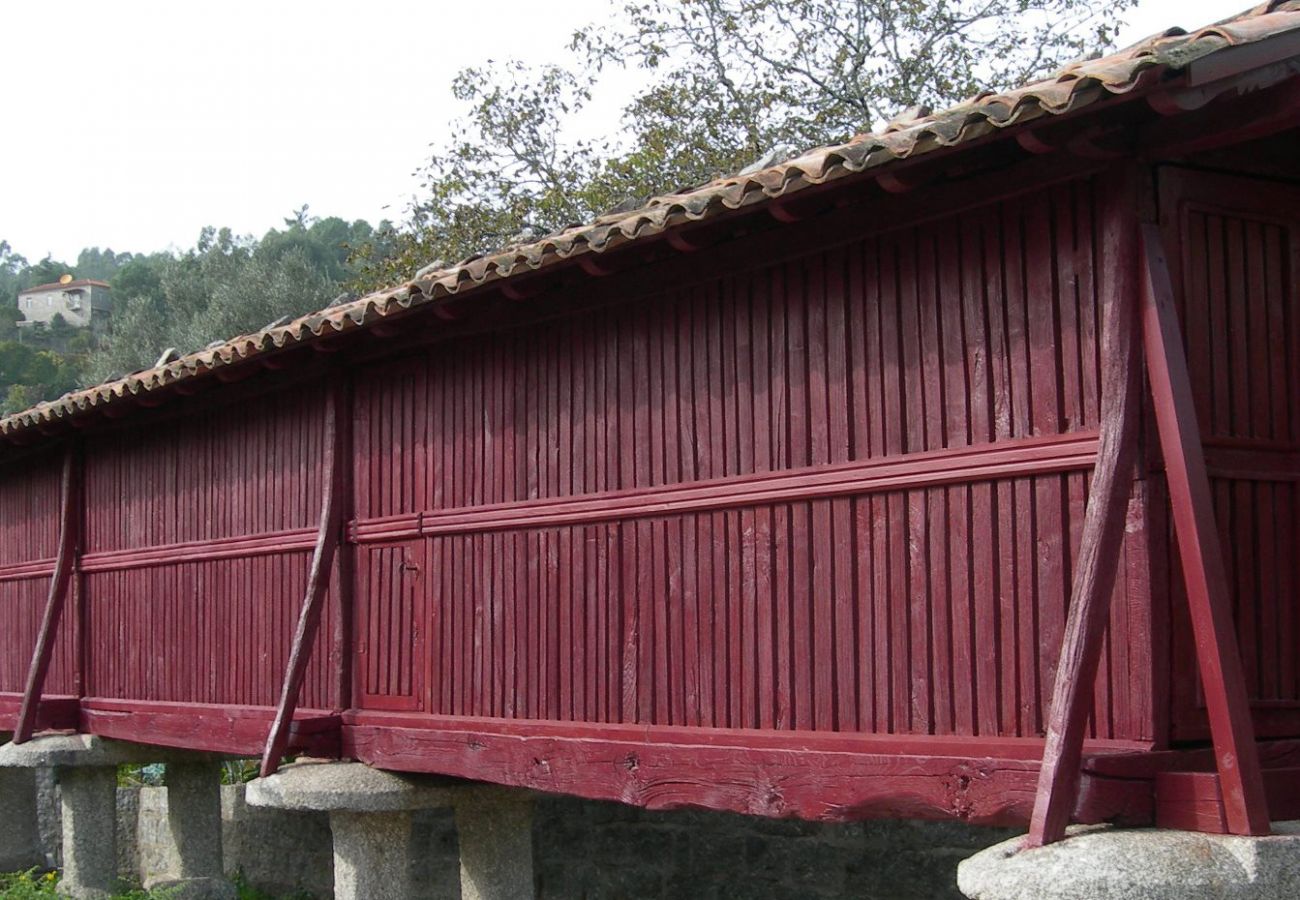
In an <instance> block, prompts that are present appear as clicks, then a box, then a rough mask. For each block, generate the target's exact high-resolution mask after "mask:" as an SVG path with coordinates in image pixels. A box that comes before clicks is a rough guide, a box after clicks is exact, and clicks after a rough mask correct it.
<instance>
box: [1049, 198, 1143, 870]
mask: <svg viewBox="0 0 1300 900" xmlns="http://www.w3.org/2000/svg"><path fill="white" fill-rule="evenodd" d="M1134 199H1135V193H1134V191H1133V188H1132V180H1131V179H1124V180H1117V181H1116V183H1115V184H1114V185H1113V186H1112V193H1111V194H1110V196H1109V198H1108V200H1109V202H1108V203H1107V204H1106V207H1105V211H1104V213H1103V219H1102V226H1103V228H1104V232H1105V239H1104V241H1103V244H1102V260H1103V262H1102V266H1103V268H1102V277H1103V284H1102V297H1103V300H1102V302H1103V306H1104V315H1105V326H1104V333H1103V341H1102V344H1103V347H1102V358H1103V360H1104V361H1105V367H1104V369H1103V378H1104V385H1103V389H1102V397H1101V399H1102V409H1101V416H1102V424H1101V440H1100V446H1099V448H1098V451H1097V465H1096V468H1095V470H1094V471H1093V476H1092V491H1091V494H1090V495H1089V498H1088V508H1087V514H1086V517H1085V520H1084V524H1083V538H1082V541H1081V546H1080V549H1079V556H1078V560H1077V561H1076V563H1075V574H1074V585H1073V588H1072V592H1071V598H1070V609H1069V619H1068V622H1067V624H1066V630H1065V640H1064V643H1063V646H1062V648H1061V655H1060V661H1059V663H1058V664H1057V670H1056V680H1055V683H1054V687H1053V694H1052V705H1051V709H1050V718H1049V720H1048V724H1047V741H1046V746H1045V748H1044V751H1043V767H1042V770H1041V772H1040V773H1039V782H1038V794H1037V797H1036V800H1035V804H1034V815H1033V819H1032V821H1031V823H1030V826H1029V835H1028V837H1027V838H1026V846H1030V847H1041V846H1043V845H1045V844H1050V843H1053V842H1055V841H1058V840H1060V839H1061V838H1062V837H1064V836H1065V828H1066V826H1067V825H1068V824H1069V823H1070V813H1071V812H1072V811H1073V809H1074V805H1075V792H1076V788H1077V785H1078V780H1079V777H1080V759H1081V755H1082V752H1083V740H1084V733H1085V729H1086V728H1087V725H1088V718H1089V715H1090V714H1091V713H1092V711H1093V710H1092V706H1093V702H1092V700H1093V698H1092V693H1093V684H1094V681H1095V680H1096V678H1097V670H1098V668H1099V666H1100V662H1101V653H1102V649H1103V648H1102V638H1103V634H1104V632H1105V629H1106V624H1107V620H1108V618H1109V607H1110V599H1111V593H1112V591H1113V590H1114V585H1115V580H1116V575H1117V574H1118V570H1119V568H1120V558H1119V557H1120V549H1121V545H1122V542H1123V539H1124V532H1125V526H1126V524H1127V522H1128V516H1127V511H1128V502H1129V496H1130V494H1131V493H1132V481H1133V472H1134V463H1135V462H1136V459H1137V441H1138V431H1139V416H1140V414H1141V413H1140V405H1139V391H1140V389H1141V384H1142V375H1141V357H1140V356H1139V350H1138V334H1139V327H1138V322H1139V320H1138V317H1137V313H1138V297H1137V294H1138V256H1137V227H1136V226H1137V216H1136V209H1135V206H1134V202H1133V201H1134Z"/></svg>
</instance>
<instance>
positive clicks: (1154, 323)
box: [1142, 226, 1269, 834]
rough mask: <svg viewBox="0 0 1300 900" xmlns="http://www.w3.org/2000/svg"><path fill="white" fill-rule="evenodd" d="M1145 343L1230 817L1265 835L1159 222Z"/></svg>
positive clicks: (1146, 238) (1149, 237)
mask: <svg viewBox="0 0 1300 900" xmlns="http://www.w3.org/2000/svg"><path fill="white" fill-rule="evenodd" d="M1142 253H1143V257H1144V272H1143V280H1142V288H1143V291H1142V294H1143V304H1142V307H1143V339H1144V343H1145V345H1146V358H1147V368H1148V372H1149V375H1150V381H1151V390H1152V394H1153V395H1154V398H1155V413H1156V424H1157V426H1158V428H1159V431H1160V445H1161V450H1162V453H1163V456H1164V461H1165V470H1166V475H1167V477H1168V479H1169V491H1170V499H1171V501H1172V505H1173V517H1174V521H1175V523H1176V529H1175V530H1176V533H1177V537H1178V546H1179V553H1180V556H1181V559H1182V572H1183V579H1184V582H1185V584H1186V586H1187V594H1188V603H1189V605H1190V607H1191V614H1192V625H1193V628H1194V630H1195V632H1196V635H1197V661H1198V663H1199V664H1200V670H1201V682H1202V687H1203V688H1204V690H1205V695H1206V702H1207V704H1208V706H1209V710H1210V723H1211V732H1212V734H1213V737H1214V744H1215V750H1216V753H1217V763H1218V768H1219V775H1220V777H1221V779H1222V785H1223V789H1224V805H1225V813H1226V815H1227V818H1228V823H1229V829H1230V830H1231V831H1232V833H1234V834H1267V833H1268V831H1269V821H1268V809H1267V807H1266V805H1265V801H1264V788H1263V782H1262V779H1261V776H1260V769H1259V759H1258V755H1257V753H1256V751H1255V736H1254V731H1253V728H1252V726H1251V721H1250V710H1249V707H1248V705H1247V702H1248V701H1247V696H1246V687H1245V682H1244V679H1243V675H1242V671H1241V655H1240V650H1239V649H1238V647H1237V643H1236V640H1235V638H1234V635H1233V628H1232V619H1231V610H1230V609H1229V607H1228V602H1229V599H1228V585H1227V576H1226V575H1225V573H1224V566H1223V557H1222V552H1221V550H1220V548H1219V543H1218V539H1217V536H1216V532H1217V528H1216V526H1215V520H1214V510H1213V507H1212V505H1211V504H1212V501H1211V498H1210V486H1209V480H1208V477H1207V475H1206V471H1205V458H1204V452H1203V449H1202V447H1201V443H1200V432H1199V429H1198V427H1197V421H1196V410H1195V407H1194V405H1193V399H1192V387H1191V380H1190V376H1189V374H1188V370H1187V360H1186V357H1185V355H1184V353H1183V349H1182V339H1181V336H1180V334H1179V329H1178V320H1177V311H1176V309H1175V308H1174V305H1173V303H1174V294H1173V287H1172V284H1171V283H1170V280H1169V274H1168V264H1167V263H1166V261H1165V257H1164V250H1163V242H1162V240H1161V236H1160V231H1159V229H1158V228H1157V227H1156V226H1143V230H1142Z"/></svg>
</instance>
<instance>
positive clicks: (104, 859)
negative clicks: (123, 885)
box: [58, 766, 118, 900]
mask: <svg viewBox="0 0 1300 900" xmlns="http://www.w3.org/2000/svg"><path fill="white" fill-rule="evenodd" d="M58 776H59V786H60V788H61V789H62V791H61V798H62V806H63V880H62V881H60V882H59V893H60V894H62V895H64V896H66V897H73V898H76V900H100V898H103V897H111V896H112V895H113V894H114V893H116V888H117V886H118V884H117V881H118V879H117V770H116V769H114V768H112V767H111V766H69V767H67V768H60V769H59V773H58Z"/></svg>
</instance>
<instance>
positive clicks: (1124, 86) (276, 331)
mask: <svg viewBox="0 0 1300 900" xmlns="http://www.w3.org/2000/svg"><path fill="white" fill-rule="evenodd" d="M1294 29H1300V0H1283V2H1276V0H1275V2H1272V3H1266V4H1264V5H1261V6H1257V7H1254V8H1252V9H1250V10H1247V11H1246V12H1244V13H1242V14H1240V15H1238V16H1235V17H1233V18H1231V19H1227V20H1225V21H1223V22H1220V23H1217V24H1214V25H1211V26H1209V27H1206V28H1202V29H1200V30H1198V31H1195V32H1192V33H1190V34H1188V33H1185V32H1183V31H1182V30H1180V29H1173V30H1170V31H1167V32H1162V33H1160V34H1157V35H1154V36H1152V37H1150V38H1147V39H1145V40H1143V41H1140V42H1139V43H1137V44H1134V45H1133V46H1131V47H1128V48H1125V49H1123V50H1120V51H1118V52H1116V53H1113V54H1111V55H1109V56H1104V57H1101V58H1098V59H1090V60H1080V61H1078V62H1074V63H1071V64H1069V65H1067V66H1065V67H1064V68H1062V69H1061V70H1060V71H1058V72H1056V73H1054V74H1053V75H1051V76H1049V77H1047V78H1044V79H1042V80H1040V81H1036V82H1032V83H1030V84H1026V85H1023V86H1021V87H1019V88H1016V89H1014V90H1011V91H1007V92H1005V93H985V94H981V95H979V96H977V97H975V98H972V99H970V100H967V101H965V102H963V103H959V104H957V105H955V106H952V107H950V108H948V109H945V110H941V111H938V112H935V113H933V114H930V115H923V116H919V117H916V118H911V119H906V118H905V119H903V120H901V121H897V122H896V123H894V124H892V125H891V127H890V128H887V129H886V130H885V131H883V132H882V133H878V134H877V133H870V134H861V135H858V136H856V137H854V138H852V139H851V140H849V141H847V142H845V143H843V144H836V145H831V146H826V147H818V148H816V149H814V150H809V151H807V152H806V153H803V154H801V155H799V156H796V157H794V158H793V159H790V160H787V161H786V162H783V163H781V164H779V165H776V166H772V167H770V168H767V169H762V170H759V171H756V172H752V173H749V174H744V175H736V176H733V177H728V178H721V179H718V180H715V181H712V182H710V183H708V184H705V185H702V186H700V187H698V188H694V189H691V190H688V191H684V192H681V193H674V194H664V195H661V196H658V197H653V198H651V199H650V200H649V202H647V203H646V204H645V205H644V206H642V207H640V208H638V209H633V210H631V211H621V212H611V213H606V214H605V215H602V216H599V217H597V218H596V219H595V220H594V221H592V222H589V223H586V224H583V225H578V226H574V227H570V228H566V229H563V230H561V231H559V232H557V233H555V234H551V235H547V236H545V237H543V238H540V239H538V240H535V241H531V242H528V243H524V244H520V245H517V246H512V247H507V248H505V249H503V250H500V251H497V252H494V253H490V254H486V255H484V256H480V257H477V258H475V259H472V260H466V261H463V262H460V263H457V264H456V265H452V266H447V267H445V268H443V269H440V270H436V271H432V272H422V276H423V277H420V278H419V279H418V280H413V281H410V282H407V283H406V284H404V285H401V286H398V287H395V288H392V289H389V290H385V291H379V292H376V293H374V294H370V295H368V296H366V297H362V298H361V299H359V300H355V301H353V302H350V303H346V304H343V305H340V306H337V307H334V308H327V309H324V310H322V311H320V312H316V313H311V314H309V315H306V316H302V317H301V318H298V319H296V320H294V321H292V322H290V323H288V324H287V325H284V326H281V327H275V328H267V329H264V330H262V331H259V332H256V333H254V334H247V335H241V336H239V337H236V338H234V339H232V340H230V341H227V342H226V343H224V344H222V345H221V346H218V347H214V348H212V349H206V350H202V351H199V352H196V353H190V354H188V355H186V356H184V357H181V358H180V359H178V360H176V361H174V362H169V363H166V364H164V365H161V366H157V367H155V368H152V369H147V370H145V371H142V372H137V373H134V374H131V375H128V376H126V377H124V378H120V379H117V380H116V381H112V382H108V383H106V384H101V385H97V386H95V387H92V388H87V389H85V390H81V391H76V392H73V393H70V394H66V395H64V396H63V397H60V398H58V399H57V400H53V401H50V402H47V403H41V404H38V405H37V406H35V407H33V408H31V409H28V410H25V411H23V412H20V413H17V414H15V415H11V416H8V417H7V418H4V419H0V435H15V434H17V433H18V432H22V431H24V430H26V429H29V428H32V427H36V426H39V425H41V424H42V423H48V422H52V421H54V420H58V419H62V418H64V417H67V416H72V415H75V414H76V413H78V412H81V411H86V410H92V409H96V408H98V407H101V406H105V405H107V404H111V403H114V402H115V401H117V400H119V399H121V398H125V397H129V396H133V395H136V394H140V393H144V392H148V391H152V390H156V389H158V388H161V387H166V386H168V385H171V384H173V383H175V382H177V381H182V380H186V379H190V378H195V377H199V376H202V375H204V374H206V373H207V372H210V371H212V370H214V369H220V368H223V367H225V366H230V365H234V364H237V363H239V362H241V361H243V360H246V359H249V358H250V357H254V356H257V355H259V354H262V353H267V352H271V351H273V350H277V349H281V348H284V347H286V346H290V345H293V344H299V343H304V342H308V341H313V340H320V339H323V338H327V337H330V336H332V335H336V334H342V333H345V332H349V331H355V330H357V329H359V328H364V327H367V326H368V325H370V324H371V323H373V322H375V321H377V320H380V319H383V318H384V317H386V316H388V315H391V314H393V313H395V312H399V311H403V310H406V309H409V308H411V307H412V306H416V305H420V304H424V303H429V302H431V301H434V300H438V299H440V298H443V297H447V296H450V295H454V294H457V293H459V292H460V291H462V290H466V289H469V288H473V287H476V286H478V285H480V284H484V283H486V282H490V281H496V280H500V279H505V278H511V277H515V276H517V275H518V274H520V273H522V272H529V271H535V270H537V269H540V268H543V267H545V266H547V265H550V264H552V263H554V262H556V261H558V260H562V259H566V258H569V257H573V256H577V255H579V254H583V253H591V252H596V253H601V252H607V251H609V250H612V249H614V248H616V247H618V246H621V245H623V244H627V243H630V242H632V241H636V240H640V239H642V238H645V237H647V236H650V235H655V234H659V233H662V232H663V231H665V230H668V229H671V228H675V227H678V226H680V225H683V224H686V223H689V222H696V221H700V220H704V219H708V218H710V217H712V216H714V215H717V214H719V213H722V212H724V211H727V210H735V209H740V208H742V207H746V206H749V205H752V204H757V203H762V202H765V201H768V200H771V199H773V198H776V197H781V196H785V195H787V194H791V193H794V192H796V191H798V190H801V189H803V188H806V187H808V186H811V185H816V184H822V183H824V182H828V181H833V180H835V179H839V178H844V177H846V176H849V175H853V174H856V173H859V172H863V171H865V170H868V169H873V168H876V167H879V166H883V165H886V164H888V163H891V162H894V161H897V160H904V159H908V158H911V157H916V156H920V155H923V154H925V153H929V152H932V151H934V150H937V149H940V148H943V147H951V146H955V145H958V144H963V143H967V142H970V141H973V140H975V139H976V138H979V137H982V136H985V135H988V134H992V133H994V132H996V131H998V130H999V129H1005V128H1008V127H1011V126H1014V125H1019V124H1022V123H1025V122H1031V121H1033V120H1036V119H1041V118H1043V117H1047V116H1060V115H1064V114H1066V113H1069V112H1072V111H1074V110H1077V109H1080V108H1082V107H1085V106H1088V105H1091V104H1095V103H1098V102H1100V101H1103V100H1105V99H1106V98H1108V97H1112V96H1115V95H1122V94H1127V93H1131V92H1134V91H1137V90H1139V89H1145V88H1148V87H1152V86H1154V85H1156V84H1158V83H1160V82H1161V81H1163V80H1165V79H1167V78H1168V77H1170V76H1172V75H1173V74H1175V73H1177V72H1178V71H1180V70H1182V69H1184V68H1185V67H1187V66H1188V65H1189V64H1191V63H1193V62H1195V61H1198V60H1201V59H1203V58H1205V57H1207V56H1210V55H1212V54H1215V53H1219V52H1221V51H1224V50H1225V49H1229V48H1233V47H1237V46H1242V45H1245V44H1251V43H1254V42H1257V41H1261V40H1264V39H1266V38H1270V37H1274V36H1276V35H1280V34H1283V33H1285V32H1288V31H1292V30H1294Z"/></svg>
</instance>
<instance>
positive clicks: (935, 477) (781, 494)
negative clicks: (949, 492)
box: [351, 430, 1097, 543]
mask: <svg viewBox="0 0 1300 900" xmlns="http://www.w3.org/2000/svg"><path fill="white" fill-rule="evenodd" d="M1096 449H1097V437H1096V433H1095V432H1093V431H1091V430H1084V431H1078V432H1074V433H1071V434H1064V435H1050V436H1045V437H1026V438H1017V439H1010V440H1004V441H998V442H997V443H993V444H984V445H982V446H973V447H961V448H956V449H952V450H936V451H930V452H924V453H901V454H896V455H893V456H885V457H882V458H878V459H871V460H863V461H861V462H851V463H841V464H837V465H826V466H811V467H804V468H800V469H793V470H791V469H785V470H783V471H775V472H764V473H756V474H751V475H743V476H735V477H730V478H718V479H709V480H705V481H700V482H693V483H688V484H682V485H674V486H672V487H661V488H643V489H634V490H628V491H612V492H605V493H601V494H589V495H586V496H582V497H567V498H560V499H541V500H534V501H526V502H522V503H506V504H494V505H491V506H481V507H474V508H457V509H449V510H427V511H426V512H424V513H422V514H420V515H418V516H410V517H408V518H407V519H406V520H404V524H403V525H402V527H394V526H393V524H392V523H393V522H394V520H389V519H385V520H379V521H366V520H363V521H361V522H357V523H354V524H353V526H352V528H351V537H352V539H353V540H355V541H357V542H361V543H368V542H385V543H387V542H392V541H396V540H401V539H403V538H408V537H415V536H417V535H419V534H425V535H441V534H462V533H468V532H476V531H499V530H505V529H515V528H544V527H555V526H560V525H577V524H583V523H589V522H608V521H614V520H619V519H632V518H642V517H659V516H664V515H677V514H681V513H687V512H702V511H706V510H709V511H712V510H729V509H737V508H741V507H746V506H762V505H768V504H771V503H776V502H782V501H805V500H816V499H820V498H829V497H837V496H848V495H854V494H865V493H873V492H893V491H898V490H902V489H920V488H927V487H938V486H944V485H954V484H964V483H970V482H977V481H992V480H995V479H1002V478H1013V477H1019V476H1026V475H1043V474H1051V473H1058V472H1070V471H1077V470H1084V469H1088V468H1090V467H1091V466H1092V465H1093V463H1094V462H1095V456H1096Z"/></svg>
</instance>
